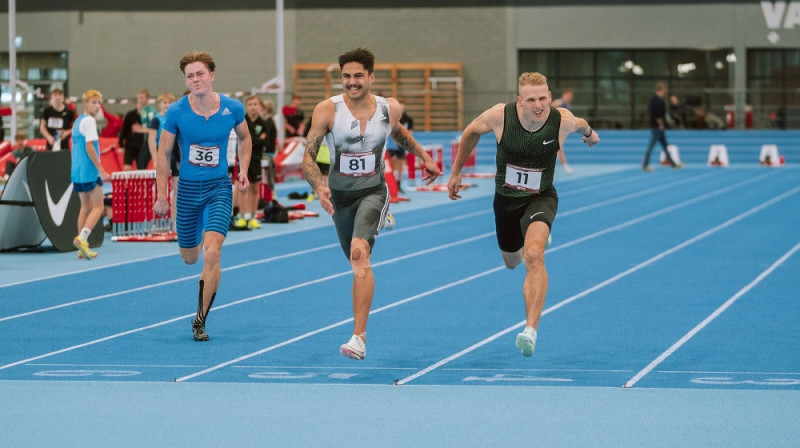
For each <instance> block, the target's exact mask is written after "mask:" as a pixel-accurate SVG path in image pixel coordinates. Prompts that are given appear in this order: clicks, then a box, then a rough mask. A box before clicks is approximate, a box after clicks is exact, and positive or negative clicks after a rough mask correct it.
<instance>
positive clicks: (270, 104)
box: [261, 100, 275, 113]
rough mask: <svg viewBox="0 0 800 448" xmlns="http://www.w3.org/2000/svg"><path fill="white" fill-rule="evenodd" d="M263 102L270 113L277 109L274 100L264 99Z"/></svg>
mask: <svg viewBox="0 0 800 448" xmlns="http://www.w3.org/2000/svg"><path fill="white" fill-rule="evenodd" d="M261 104H263V105H264V109H265V110H266V111H267V112H269V113H272V112H273V111H274V110H275V102H274V101H272V100H264V101H262V102H261Z"/></svg>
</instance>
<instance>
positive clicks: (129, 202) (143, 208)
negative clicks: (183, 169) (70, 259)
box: [111, 170, 175, 241]
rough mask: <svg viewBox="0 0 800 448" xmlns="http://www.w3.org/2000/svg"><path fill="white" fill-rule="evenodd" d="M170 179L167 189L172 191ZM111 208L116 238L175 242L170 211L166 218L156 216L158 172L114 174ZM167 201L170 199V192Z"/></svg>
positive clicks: (117, 239)
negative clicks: (154, 206)
mask: <svg viewBox="0 0 800 448" xmlns="http://www.w3.org/2000/svg"><path fill="white" fill-rule="evenodd" d="M169 182H171V180H169V181H168V182H167V191H170V190H169V189H170V185H169ZM111 192H112V193H111V210H112V218H111V220H112V226H111V239H112V240H113V241H172V240H174V239H175V232H173V231H172V230H171V226H170V216H169V214H170V213H171V212H168V214H167V216H166V217H164V218H160V217H156V216H155V213H154V212H153V204H154V203H155V200H156V171H155V170H135V171H118V172H116V173H113V174H112V175H111ZM167 200H168V201H169V200H170V197H169V195H168V196H167Z"/></svg>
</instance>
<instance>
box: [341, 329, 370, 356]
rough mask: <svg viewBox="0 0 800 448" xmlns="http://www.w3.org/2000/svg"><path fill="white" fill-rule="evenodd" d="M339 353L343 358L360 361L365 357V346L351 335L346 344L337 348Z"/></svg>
mask: <svg viewBox="0 0 800 448" xmlns="http://www.w3.org/2000/svg"><path fill="white" fill-rule="evenodd" d="M339 353H341V354H342V356H344V357H345V358H350V359H358V360H362V359H364V358H366V357H367V344H366V343H364V340H363V339H361V338H360V337H358V336H356V335H353V336H352V337H351V338H350V341H348V342H347V344H343V345H342V346H341V347H339Z"/></svg>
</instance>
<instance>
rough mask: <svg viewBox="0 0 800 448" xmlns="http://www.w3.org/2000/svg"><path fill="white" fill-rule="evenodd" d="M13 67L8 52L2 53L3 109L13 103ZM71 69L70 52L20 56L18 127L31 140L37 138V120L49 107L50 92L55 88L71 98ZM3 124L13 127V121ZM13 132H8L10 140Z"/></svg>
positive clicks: (0, 85) (0, 91)
mask: <svg viewBox="0 0 800 448" xmlns="http://www.w3.org/2000/svg"><path fill="white" fill-rule="evenodd" d="M9 65H10V64H9V60H8V53H7V52H6V53H0V104H1V105H2V106H8V105H9V104H10V102H11V90H10V86H9V82H10V80H11V71H10V70H9ZM67 67H68V66H67V53H65V52H57V53H25V52H21V53H17V73H16V78H17V80H18V81H20V83H19V84H18V85H17V102H18V105H19V107H21V109H22V110H21V111H20V113H19V114H18V115H17V119H18V124H17V128H18V129H19V130H20V131H23V132H28V134H29V135H30V136H31V137H33V136H35V135H37V132H38V127H37V126H36V123H37V121H36V119H37V118H38V117H39V116H41V114H42V111H43V110H44V108H45V107H47V102H48V99H49V93H50V90H51V89H52V88H53V87H61V88H62V89H64V92H66V94H67V95H69V90H68V89H67V87H68V86H67V71H68V69H67ZM3 121H4V126H6V127H7V128H8V127H10V126H11V123H10V121H11V120H3ZM10 131H11V130H10V129H8V130H7V132H6V137H8V136H9V135H13V133H12V132H10Z"/></svg>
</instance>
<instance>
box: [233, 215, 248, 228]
mask: <svg viewBox="0 0 800 448" xmlns="http://www.w3.org/2000/svg"><path fill="white" fill-rule="evenodd" d="M233 227H236V228H237V229H244V228H246V227H247V221H245V220H244V218H242V217H238V218H236V219H234V221H233Z"/></svg>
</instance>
